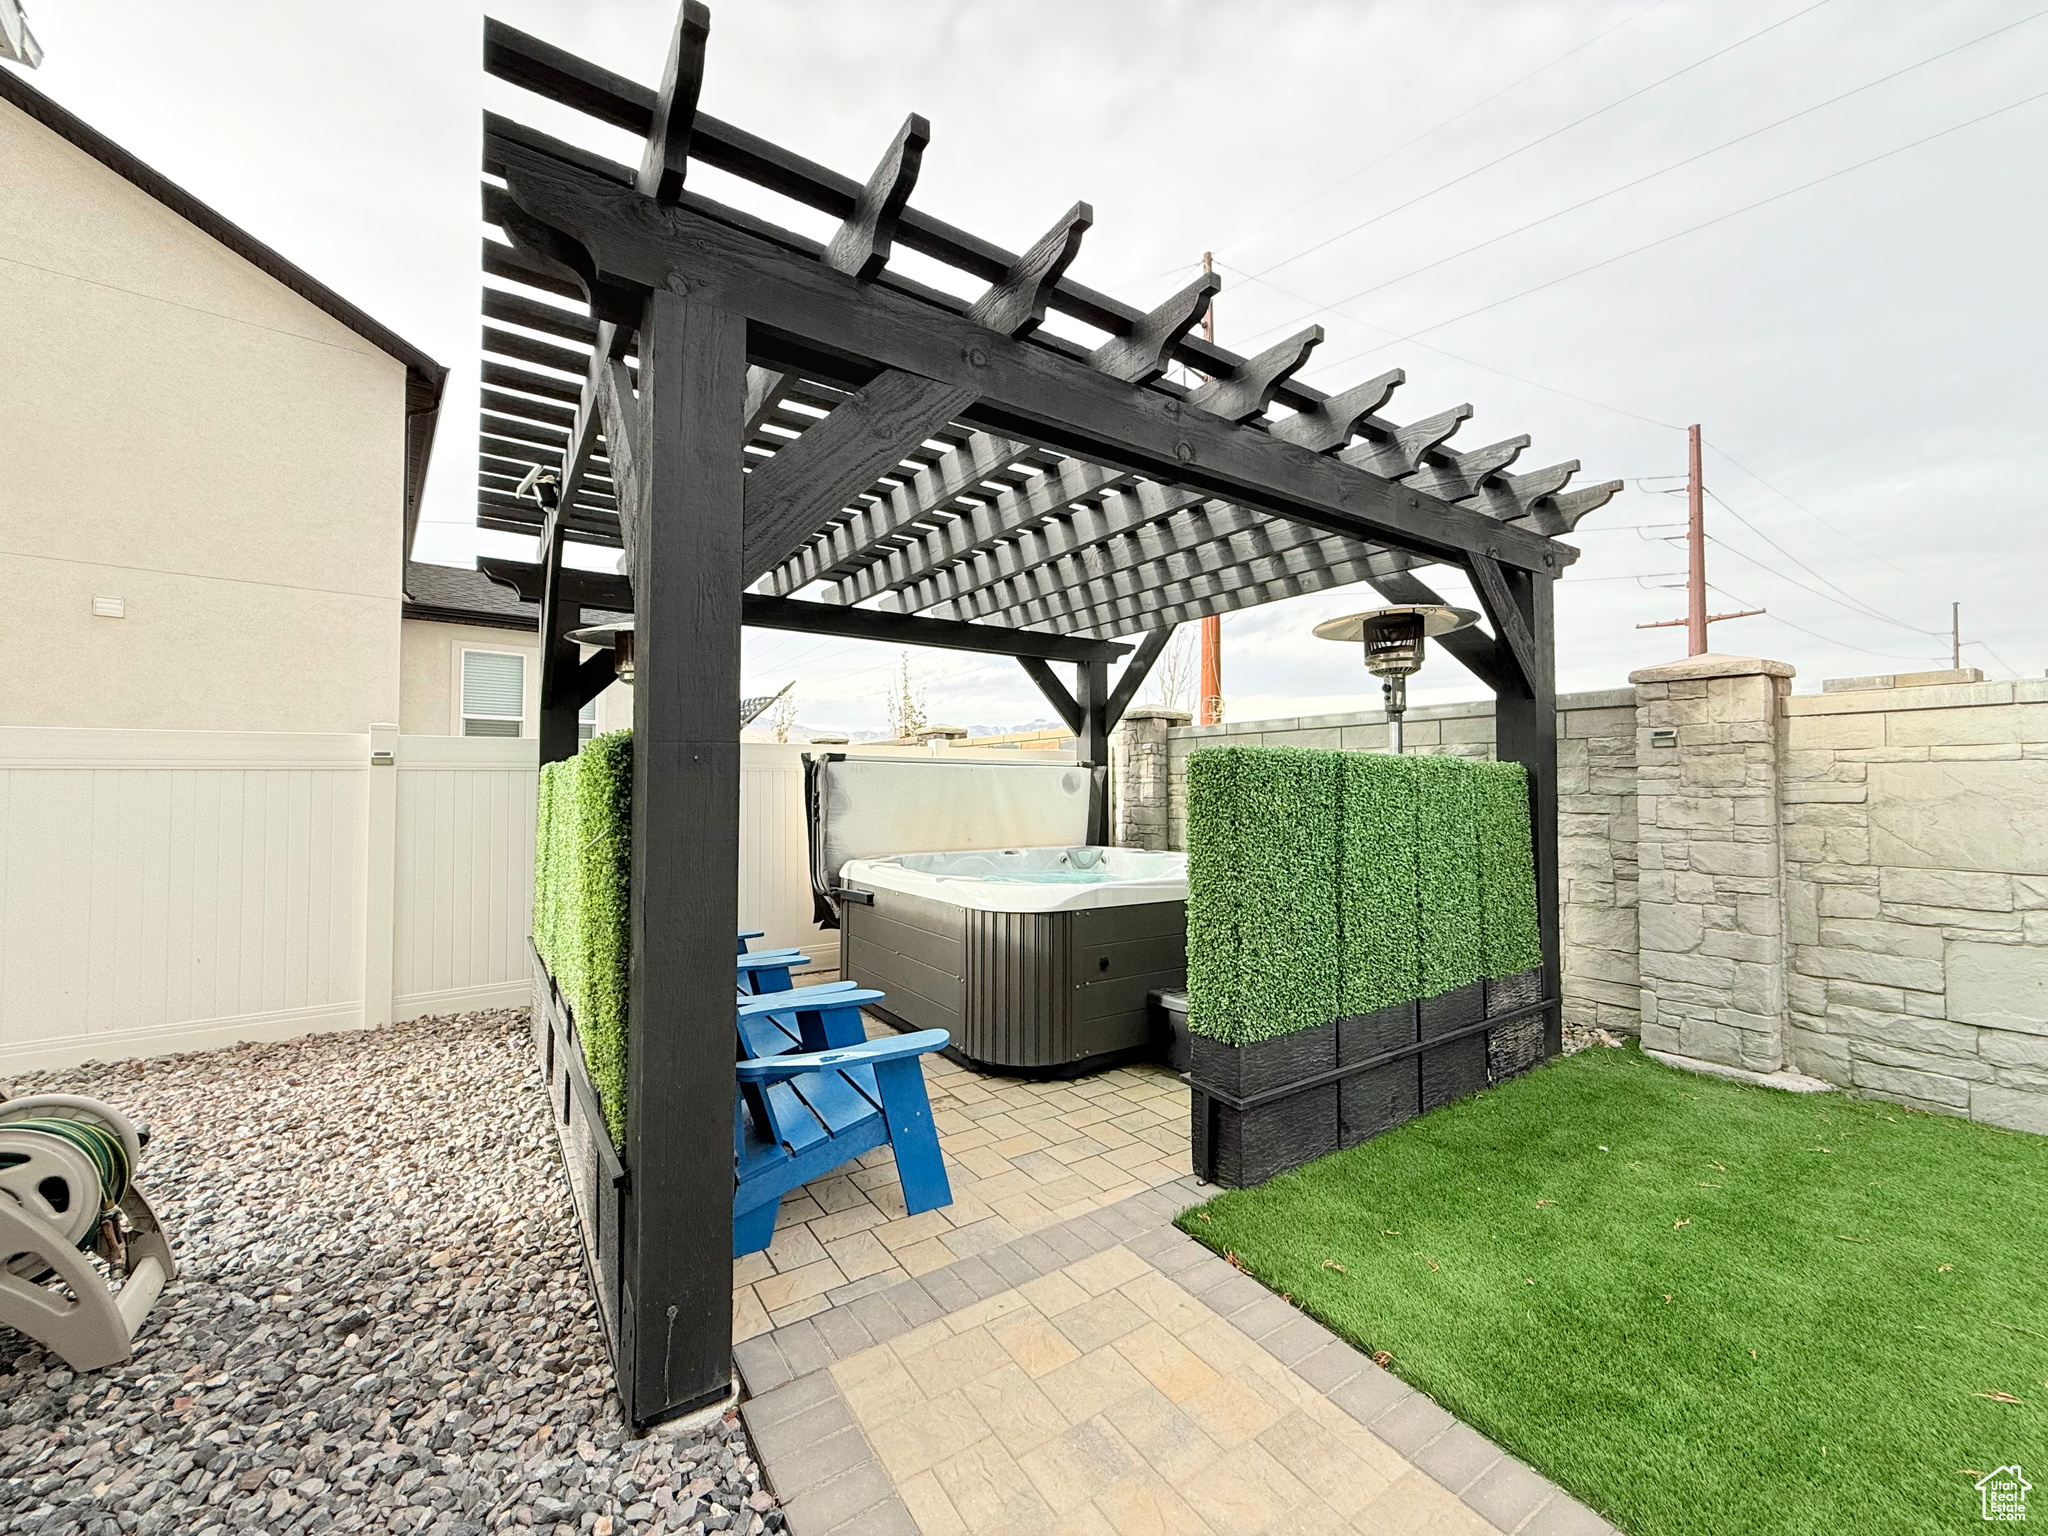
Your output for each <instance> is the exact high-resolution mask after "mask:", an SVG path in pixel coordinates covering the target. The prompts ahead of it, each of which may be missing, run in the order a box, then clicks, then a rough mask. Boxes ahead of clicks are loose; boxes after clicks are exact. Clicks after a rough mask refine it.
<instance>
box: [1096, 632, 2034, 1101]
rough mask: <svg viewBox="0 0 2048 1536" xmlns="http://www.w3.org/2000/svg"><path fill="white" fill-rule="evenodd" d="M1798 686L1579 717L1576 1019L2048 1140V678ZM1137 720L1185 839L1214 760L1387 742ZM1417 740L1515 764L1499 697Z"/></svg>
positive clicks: (1679, 683) (1166, 807)
mask: <svg viewBox="0 0 2048 1536" xmlns="http://www.w3.org/2000/svg"><path fill="white" fill-rule="evenodd" d="M1791 675H1792V669H1791V668H1790V667H1788V666H1785V665H1784V664H1782V663H1778V662H1768V661H1760V660H1757V659H1755V658H1744V657H1719V656H1710V657H1699V658H1695V659H1693V660H1691V661H1687V662H1681V663H1674V664H1673V665H1672V666H1669V667H1663V668H1653V669H1651V670H1650V671H1648V672H1644V673H1638V674H1636V676H1635V679H1634V681H1635V683H1636V686H1634V687H1630V688H1620V689H1612V690H1609V691H1606V692H1602V693H1588V694H1575V695H1568V696H1566V697H1565V698H1563V699H1561V700H1560V701H1559V710H1558V738H1559V739H1558V811H1559V827H1558V833H1559V848H1558V868H1559V879H1560V882H1561V886H1562V889H1561V891H1560V893H1559V894H1560V897H1561V901H1560V910H1561V913H1562V928H1563V946H1564V1012H1565V1017H1566V1019H1567V1020H1568V1021H1570V1022H1572V1023H1576V1024H1586V1025H1593V1024H1597V1025H1600V1026H1603V1027H1605V1028H1609V1029H1615V1030H1627V1031H1638V1030H1639V1031H1640V1033H1641V1034H1642V1036H1643V1039H1644V1043H1645V1044H1646V1045H1648V1046H1650V1047H1653V1048H1658V1049H1663V1050H1667V1051H1671V1052H1673V1053H1675V1054H1677V1055H1681V1056H1688V1057H1693V1058H1697V1059H1701V1060H1704V1061H1708V1062H1714V1063H1719V1064H1723V1065H1728V1066H1736V1067H1743V1068H1748V1069H1751V1070H1756V1071H1762V1072H1770V1071H1774V1070H1779V1069H1790V1070H1795V1071H1799V1072H1804V1073H1807V1074H1810V1075H1812V1076H1815V1077H1821V1078H1825V1079H1827V1080H1828V1081H1830V1082H1834V1083H1837V1084H1840V1085H1841V1086H1843V1087H1846V1088H1852V1089H1856V1090H1858V1091H1861V1092H1865V1093H1870V1094H1873V1095H1877V1096H1880V1097H1884V1098H1889V1099H1894V1100H1897V1101H1899V1102H1901V1103H1905V1104H1910V1105H1914V1106H1917V1107H1920V1108H1925V1109H1930V1110H1937V1111H1940V1112H1943V1113H1948V1114H1958V1115H1968V1116H1970V1117H1971V1118H1973V1119H1978V1120H1986V1121H1991V1122H1994V1123H1997V1124H2000V1125H2009V1126H2017V1127H2021V1128H2024V1129H2029V1130H2034V1131H2040V1132H2044V1133H2048V679H2028V680H2024V681H2021V682H2016V683H1985V682H1982V681H1980V680H1978V678H1977V675H1976V674H1974V673H1957V674H1929V675H1921V676H1914V677H1873V678H1858V679H1843V680H1839V681H1835V682H1831V683H1829V684H1827V685H1826V691H1824V692H1822V693H1819V694H1794V693H1792V692H1790V687H1791ZM1132 714H1133V716H1134V717H1136V718H1133V719H1129V720H1127V722H1126V725H1125V727H1124V729H1123V730H1122V731H1120V732H1119V737H1118V742H1117V744H1116V746H1117V751H1116V753H1115V763H1116V771H1115V773H1114V775H1113V776H1114V778H1115V781H1116V791H1115V792H1116V794H1117V797H1118V798H1117V802H1116V804H1117V813H1116V814H1117V826H1118V828H1119V833H1120V835H1119V841H1122V842H1125V843H1127V844H1128V845H1131V846H1140V847H1162V846H1163V847H1172V848H1180V847H1184V846H1185V836H1186V826H1187V800H1186V787H1187V759H1188V756H1189V754H1191V753H1192V752H1195V751H1198V750H1200V749H1201V748H1203V747H1207V746H1215V745H1223V744H1231V745H1244V746H1258V745H1265V746H1294V747H1319V748H1329V749H1335V750H1341V751H1358V752H1369V751H1384V750H1386V747H1387V728H1386V718H1385V716H1384V715H1383V714H1381V713H1380V712H1379V711H1376V710H1375V711H1368V712H1360V713H1356V714H1340V715H1321V716H1312V717H1307V718H1301V719H1287V720H1258V721H1245V722H1239V723H1232V724H1228V725H1221V726H1202V727H1194V726H1188V725H1185V724H1182V723H1178V721H1177V720H1176V719H1175V718H1173V717H1170V716H1167V715H1164V714H1161V713H1155V712H1144V711H1133V712H1132ZM1407 739H1408V747H1409V750H1410V751H1420V752H1451V753H1457V754H1460V755H1463V756H1467V757H1489V756H1491V755H1492V752H1493V706H1492V704H1491V702H1490V701H1480V702H1474V703H1465V704H1448V705H1433V706H1429V707H1425V708H1417V709H1413V710H1411V711H1409V714H1408V723H1407Z"/></svg>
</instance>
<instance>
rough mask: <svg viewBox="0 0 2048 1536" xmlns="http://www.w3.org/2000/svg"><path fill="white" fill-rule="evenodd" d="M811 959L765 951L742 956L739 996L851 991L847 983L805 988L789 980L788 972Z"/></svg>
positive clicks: (793, 953)
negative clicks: (770, 993)
mask: <svg viewBox="0 0 2048 1536" xmlns="http://www.w3.org/2000/svg"><path fill="white" fill-rule="evenodd" d="M810 963H811V957H810V956H809V955H807V954H804V953H803V952H802V951H801V950H795V949H766V950H758V951H756V952H754V953H753V954H747V955H741V956H740V957H739V960H738V962H737V964H738V967H739V991H740V996H742V997H760V996H763V995H765V994H767V993H769V992H791V991H800V992H818V993H824V992H832V991H840V992H845V991H850V990H851V989H852V988H853V986H854V983H853V982H850V981H821V982H817V983H815V984H814V985H811V986H808V987H798V986H797V985H796V983H795V982H794V981H792V980H791V979H790V972H791V971H793V970H795V969H796V968H797V967H798V966H800V965H809V964H810Z"/></svg>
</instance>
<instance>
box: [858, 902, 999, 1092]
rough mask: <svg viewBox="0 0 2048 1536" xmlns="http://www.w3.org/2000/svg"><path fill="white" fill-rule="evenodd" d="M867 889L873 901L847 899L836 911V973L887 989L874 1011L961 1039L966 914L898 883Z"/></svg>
mask: <svg viewBox="0 0 2048 1536" xmlns="http://www.w3.org/2000/svg"><path fill="white" fill-rule="evenodd" d="M874 897H875V903H874V905H873V906H863V905H860V904H858V903H855V902H848V903H847V904H846V905H845V907H844V908H843V909H842V911H841V913H840V930H841V936H840V966H841V969H842V972H843V974H844V975H845V977H846V979H847V980H848V981H852V982H856V983H858V984H859V985H861V986H863V987H874V988H876V989H877V990H879V991H882V992H886V993H888V994H889V997H888V1001H887V1003H886V1004H885V1005H884V1006H883V1008H882V1009H881V1010H879V1011H881V1012H885V1013H887V1014H889V1015H892V1016H893V1017H894V1018H896V1019H899V1020H901V1021H902V1022H903V1023H905V1024H907V1025H909V1026H910V1027H911V1028H912V1029H943V1030H945V1031H947V1032H948V1033H949V1034H951V1035H952V1037H953V1044H954V1045H955V1046H956V1047H960V1046H962V1043H963V1042H962V1036H963V1033H964V1028H963V1025H964V1016H965V1004H966V992H965V987H964V985H963V982H962V978H963V977H964V976H965V975H966V973H967V962H966V919H967V917H968V916H969V914H968V913H967V912H966V911H964V910H963V909H962V908H959V907H956V906H951V905H949V904H948V903H946V902H943V901H933V900H931V899H929V898H928V897H924V896H911V895H907V894H906V893H904V892H902V891H876V892H875V893H874ZM969 1054H971V1053H969Z"/></svg>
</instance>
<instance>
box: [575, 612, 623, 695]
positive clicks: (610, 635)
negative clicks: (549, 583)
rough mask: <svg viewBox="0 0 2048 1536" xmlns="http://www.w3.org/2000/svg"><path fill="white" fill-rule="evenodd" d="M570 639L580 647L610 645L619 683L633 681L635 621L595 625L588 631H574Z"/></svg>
mask: <svg viewBox="0 0 2048 1536" xmlns="http://www.w3.org/2000/svg"><path fill="white" fill-rule="evenodd" d="M568 638H569V639H571V640H574V641H575V642H576V643H577V644H578V645H596V646H605V645H608V646H610V647H611V648H612V665H613V666H615V667H616V668H617V669H618V673H619V681H620V682H622V683H630V682H631V681H633V621H632V620H631V619H621V620H620V621H619V622H618V623H616V624H593V625H592V626H591V627H590V628H588V629H572V630H570V631H569V635H568Z"/></svg>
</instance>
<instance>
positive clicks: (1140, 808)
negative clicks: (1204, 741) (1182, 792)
mask: <svg viewBox="0 0 2048 1536" xmlns="http://www.w3.org/2000/svg"><path fill="white" fill-rule="evenodd" d="M1191 718H1192V717H1191V716H1190V715H1188V714H1187V713H1186V712H1185V711H1183V710H1178V709H1160V708H1158V707H1156V706H1154V705H1149V704H1140V705H1134V706H1133V707H1132V708H1130V709H1127V710H1125V711H1124V718H1123V720H1122V722H1121V723H1120V724H1119V725H1118V726H1117V728H1116V734H1115V735H1113V736H1112V737H1110V739H1109V782H1110V787H1109V799H1110V815H1111V820H1110V841H1111V842H1113V843H1115V844H1116V846H1117V847H1119V848H1153V849H1163V848H1166V847H1168V846H1170V845H1169V843H1168V841H1167V838H1168V826H1167V793H1168V787H1169V779H1170V769H1171V762H1170V759H1169V757H1168V753H1167V744H1166V733H1167V732H1168V731H1169V730H1171V729H1172V728H1173V727H1174V726H1176V725H1186V724H1187V723H1188V721H1189V720H1190V719H1191Z"/></svg>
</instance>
